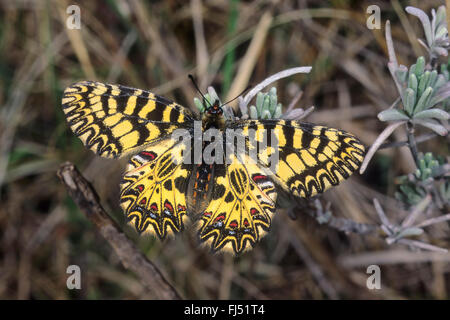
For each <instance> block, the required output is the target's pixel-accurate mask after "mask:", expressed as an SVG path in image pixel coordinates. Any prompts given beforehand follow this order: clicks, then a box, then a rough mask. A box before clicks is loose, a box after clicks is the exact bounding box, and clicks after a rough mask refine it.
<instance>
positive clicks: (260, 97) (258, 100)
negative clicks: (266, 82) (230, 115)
mask: <svg viewBox="0 0 450 320" xmlns="http://www.w3.org/2000/svg"><path fill="white" fill-rule="evenodd" d="M263 102H264V94H263V93H262V92H258V94H257V95H256V110H257V111H258V113H259V114H260V113H261V109H262V106H263Z"/></svg>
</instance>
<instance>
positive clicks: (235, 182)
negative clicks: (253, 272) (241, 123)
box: [198, 155, 276, 254]
mask: <svg viewBox="0 0 450 320" xmlns="http://www.w3.org/2000/svg"><path fill="white" fill-rule="evenodd" d="M231 159H232V161H231V163H230V164H225V165H217V167H216V172H215V177H214V179H215V180H214V191H213V193H212V196H211V199H210V202H209V204H208V206H207V208H206V209H205V210H204V212H203V213H202V214H201V216H200V221H199V224H198V226H199V231H198V234H199V237H200V241H201V242H204V243H206V244H207V245H209V246H210V247H211V250H212V251H214V252H217V251H231V252H233V253H235V254H239V253H242V252H243V251H245V250H247V249H250V248H252V247H253V246H254V245H255V244H256V242H258V241H259V240H260V239H261V237H262V236H263V235H264V234H265V233H266V232H267V231H268V230H269V229H270V225H271V221H272V215H273V213H274V212H275V201H276V192H275V185H274V184H273V182H272V181H271V180H270V179H269V178H268V177H267V176H266V175H265V174H263V173H262V172H261V170H260V168H259V166H258V165H257V164H256V163H252V162H251V159H248V158H247V157H246V156H243V158H241V159H239V158H238V157H236V156H235V155H231Z"/></svg>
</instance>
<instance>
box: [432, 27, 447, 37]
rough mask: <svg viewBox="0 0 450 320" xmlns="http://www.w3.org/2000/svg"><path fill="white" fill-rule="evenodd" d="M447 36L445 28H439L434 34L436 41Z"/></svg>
mask: <svg viewBox="0 0 450 320" xmlns="http://www.w3.org/2000/svg"><path fill="white" fill-rule="evenodd" d="M447 34H448V31H447V28H446V27H441V28H439V29H438V30H437V32H436V34H435V37H436V39H439V38H446V37H447Z"/></svg>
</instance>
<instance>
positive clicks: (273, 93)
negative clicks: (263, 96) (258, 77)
mask: <svg viewBox="0 0 450 320" xmlns="http://www.w3.org/2000/svg"><path fill="white" fill-rule="evenodd" d="M269 94H270V95H272V96H276V95H277V88H276V87H272V88H270V90H269Z"/></svg>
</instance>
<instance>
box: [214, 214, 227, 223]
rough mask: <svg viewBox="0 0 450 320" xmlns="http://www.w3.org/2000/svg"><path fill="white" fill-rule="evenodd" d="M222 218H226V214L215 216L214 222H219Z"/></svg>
mask: <svg viewBox="0 0 450 320" xmlns="http://www.w3.org/2000/svg"><path fill="white" fill-rule="evenodd" d="M222 220H225V215H224V214H221V215H220V216H218V217H217V218H215V219H214V222H219V221H222Z"/></svg>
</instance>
